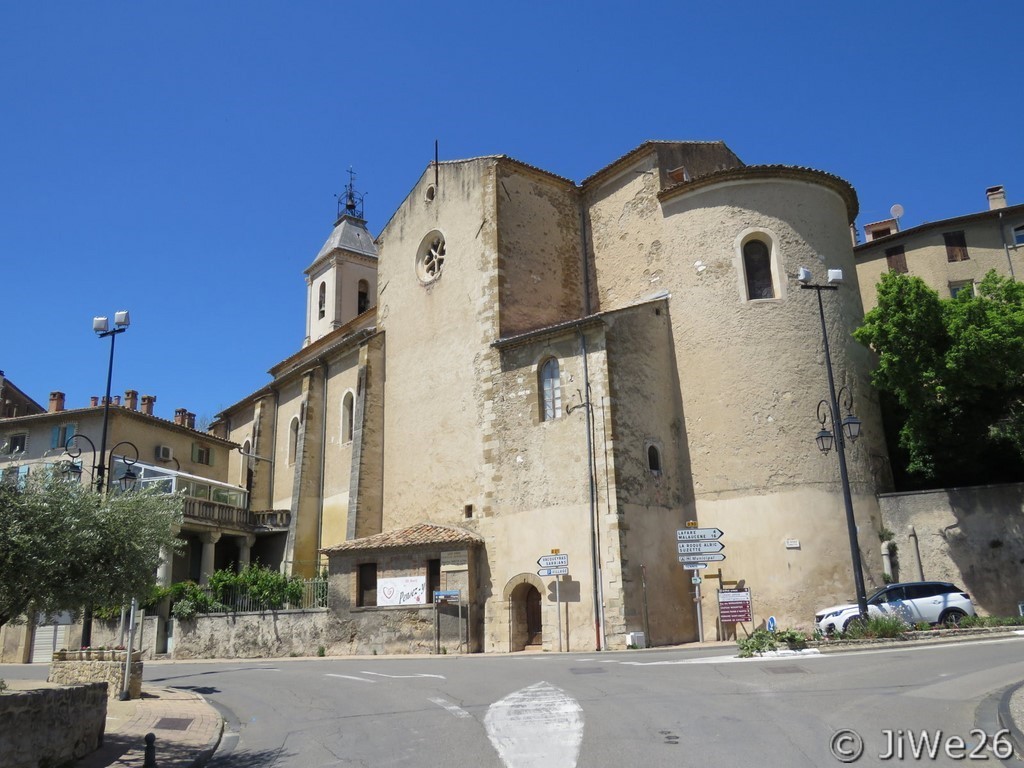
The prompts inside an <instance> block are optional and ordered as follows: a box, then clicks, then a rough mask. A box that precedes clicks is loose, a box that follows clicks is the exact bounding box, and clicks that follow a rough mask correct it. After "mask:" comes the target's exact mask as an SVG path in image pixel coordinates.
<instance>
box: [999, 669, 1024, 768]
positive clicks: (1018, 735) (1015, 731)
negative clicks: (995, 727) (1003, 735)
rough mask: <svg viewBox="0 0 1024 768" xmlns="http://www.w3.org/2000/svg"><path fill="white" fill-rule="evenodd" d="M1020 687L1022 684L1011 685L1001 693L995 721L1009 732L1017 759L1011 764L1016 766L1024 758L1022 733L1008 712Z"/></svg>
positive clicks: (1023, 737)
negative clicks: (1011, 701)
mask: <svg viewBox="0 0 1024 768" xmlns="http://www.w3.org/2000/svg"><path fill="white" fill-rule="evenodd" d="M1022 687H1024V682H1020V683H1017V684H1016V685H1011V686H1010V687H1009V688H1007V689H1006V690H1005V691H1003V692H1002V696H1001V697H1000V698H999V706H998V709H997V712H996V719H997V721H998V723H999V725H1000V726H1002V727H1003V728H1005V729H1007V730H1008V731H1009V732H1010V740H1011V741H1012V742H1013V754H1014V757H1016V758H1017V759H1016V760H1015V761H1014V763H1013V764H1016V763H1017V762H1018V761H1020V760H1021V757H1022V756H1024V733H1022V732H1021V729H1020V726H1019V725H1018V724H1017V721H1016V720H1014V719H1013V713H1012V712H1011V710H1010V700H1011V699H1012V698H1013V695H1014V694H1015V693H1017V691H1019V690H1020V689H1021V688H1022ZM1003 764H1004V765H1011V763H1008V762H1007V761H1006V760H1004V761H1003Z"/></svg>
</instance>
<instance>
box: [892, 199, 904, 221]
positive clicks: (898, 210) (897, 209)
mask: <svg viewBox="0 0 1024 768" xmlns="http://www.w3.org/2000/svg"><path fill="white" fill-rule="evenodd" d="M889 213H891V214H892V217H893V218H894V219H898V218H899V217H900V216H902V215H903V206H902V205H900V204H899V203H896V205H894V206H893V207H892V208H890V209H889Z"/></svg>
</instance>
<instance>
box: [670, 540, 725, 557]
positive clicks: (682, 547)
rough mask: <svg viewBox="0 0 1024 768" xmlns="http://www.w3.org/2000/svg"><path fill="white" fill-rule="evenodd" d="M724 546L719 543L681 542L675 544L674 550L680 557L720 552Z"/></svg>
mask: <svg viewBox="0 0 1024 768" xmlns="http://www.w3.org/2000/svg"><path fill="white" fill-rule="evenodd" d="M723 549H725V545H724V544H723V543H722V542H720V541H681V542H679V543H678V544H676V550H677V551H678V552H679V554H680V555H686V554H689V553H692V552H721V551H722V550H723Z"/></svg>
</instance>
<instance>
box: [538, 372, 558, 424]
mask: <svg viewBox="0 0 1024 768" xmlns="http://www.w3.org/2000/svg"><path fill="white" fill-rule="evenodd" d="M540 394H541V398H540V399H541V409H540V419H541V421H551V420H552V419H557V418H559V417H561V415H562V383H561V381H560V380H559V378H558V361H557V360H556V359H555V358H553V357H552V358H550V359H548V360H547V361H545V363H544V365H542V366H541V369H540Z"/></svg>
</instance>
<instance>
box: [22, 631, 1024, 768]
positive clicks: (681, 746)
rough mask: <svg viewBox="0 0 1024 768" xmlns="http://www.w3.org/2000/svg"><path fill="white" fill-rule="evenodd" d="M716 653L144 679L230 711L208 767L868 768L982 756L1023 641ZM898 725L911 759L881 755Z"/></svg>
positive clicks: (212, 668) (403, 661)
mask: <svg viewBox="0 0 1024 768" xmlns="http://www.w3.org/2000/svg"><path fill="white" fill-rule="evenodd" d="M725 652H728V653H730V654H731V653H733V652H734V651H733V650H731V649H729V650H728V651H725V650H723V653H725ZM708 654H709V652H708V651H706V650H705V651H703V652H702V653H701V654H695V653H694V652H692V651H686V650H673V651H648V652H623V653H603V654H590V655H587V654H571V655H568V654H567V655H556V654H538V655H516V656H501V657H494V656H490V657H433V658H380V659H317V660H269V661H251V662H205V663H184V662H177V663H173V664H171V663H167V664H147V666H146V679H147V681H149V682H152V683H154V684H157V685H163V686H172V687H182V688H187V689H190V690H196V691H199V692H201V693H203V694H205V695H206V696H207V697H208V698H209V699H210V700H211V701H212V702H214V703H215V704H218V705H219V706H221V707H224V708H225V709H226V710H227V711H230V713H233V716H234V717H233V718H231V717H229V728H228V736H227V738H226V739H225V742H224V744H223V748H222V750H221V751H220V752H219V753H218V755H217V756H216V757H215V758H214V761H213V762H212V763H211V768H212V767H213V766H216V767H217V768H249V766H252V767H253V768H255V766H274V767H275V768H278V767H280V768H284V767H286V766H287V767H291V766H295V767H296V768H297V767H299V766H302V767H303V768H315V767H317V766H324V767H326V766H344V767H345V768H349V767H350V766H367V767H370V766H372V767H373V768H388V767H390V766H410V767H415V768H433V767H434V766H438V767H440V766H446V767H451V766H474V767H477V766H479V767H480V768H537V767H539V766H544V767H545V768H572V767H573V766H579V767H580V768H622V767H623V766H694V767H697V766H700V767H701V768H705V767H706V766H734V765H759V766H785V767H786V768H791V767H793V766H814V767H815V768H820V766H830V765H835V766H838V765H841V764H842V763H841V762H839V761H838V760H837V759H836V757H835V756H834V755H833V754H832V753H831V752H830V739H831V738H832V736H833V734H834V733H835V732H836V731H838V730H840V729H844V728H848V729H853V730H855V731H857V732H858V733H859V734H860V736H861V737H862V739H863V743H864V755H863V757H862V758H861V759H860V761H859V762H858V763H857V764H858V765H888V764H890V763H894V762H895V763H927V764H932V765H963V764H964V763H965V762H971V763H975V764H976V763H977V762H979V761H977V760H967V759H966V754H967V753H968V752H969V751H970V750H971V749H972V748H973V747H974V746H975V745H976V744H977V742H978V737H977V735H976V734H972V733H971V731H972V729H974V728H975V711H976V710H977V709H978V706H979V704H980V703H981V702H982V700H983V699H985V698H986V697H987V696H988V695H989V694H991V693H992V692H994V691H998V690H1000V689H1003V688H1006V687H1007V686H1009V685H1011V684H1013V683H1016V682H1019V681H1020V680H1024V638H1021V637H1016V636H1015V637H1013V638H1009V639H1003V640H997V641H983V642H974V643H965V644H958V645H949V646H933V647H928V648H913V649H900V650H887V651H874V652H859V653H850V654H831V655H820V656H801V657H797V658H780V659H770V660H768V659H765V660H751V661H738V660H734V659H731V658H727V657H724V656H719V657H717V658H714V657H708ZM8 669H9V668H8ZM922 730H925V731H927V732H928V733H929V734H930V735H932V738H934V734H935V733H936V731H940V732H941V736H942V739H943V741H942V745H941V747H942V748H941V749H940V755H939V759H936V760H932V759H928V758H927V756H926V755H923V756H922V757H921V758H920V759H913V750H914V747H915V744H916V743H917V742H918V741H919V739H920V734H921V732H922ZM887 731H892V732H894V734H895V741H894V746H896V747H900V746H902V747H903V749H904V759H903V760H897V759H889V760H885V759H882V756H883V755H885V754H886V753H887V752H888V751H889V750H890V743H889V739H890V737H889V736H888V735H887ZM899 731H902V734H899V733H896V732H899ZM989 735H990V736H991V735H992V734H989ZM954 736H960V737H963V738H964V741H965V744H966V746H965V748H964V750H962V752H963V753H964V755H965V757H964V759H959V760H955V759H950V758H944V757H943V755H942V751H943V749H944V748H945V747H946V746H949V745H951V746H952V748H953V754H954V755H956V754H958V751H957V742H956V741H952V742H949V741H948V739H949V737H954ZM839 746H840V747H842V748H846V749H849V748H850V746H851V744H850V742H849V741H848V740H847V741H844V742H843V743H842V744H840V745H839ZM917 746H919V744H917ZM978 756H979V757H982V756H985V757H988V758H989V759H988V760H985V761H983V762H985V763H986V764H988V765H997V764H998V762H997V761H996V760H995V759H992V758H991V755H990V753H988V752H979V753H978Z"/></svg>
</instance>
